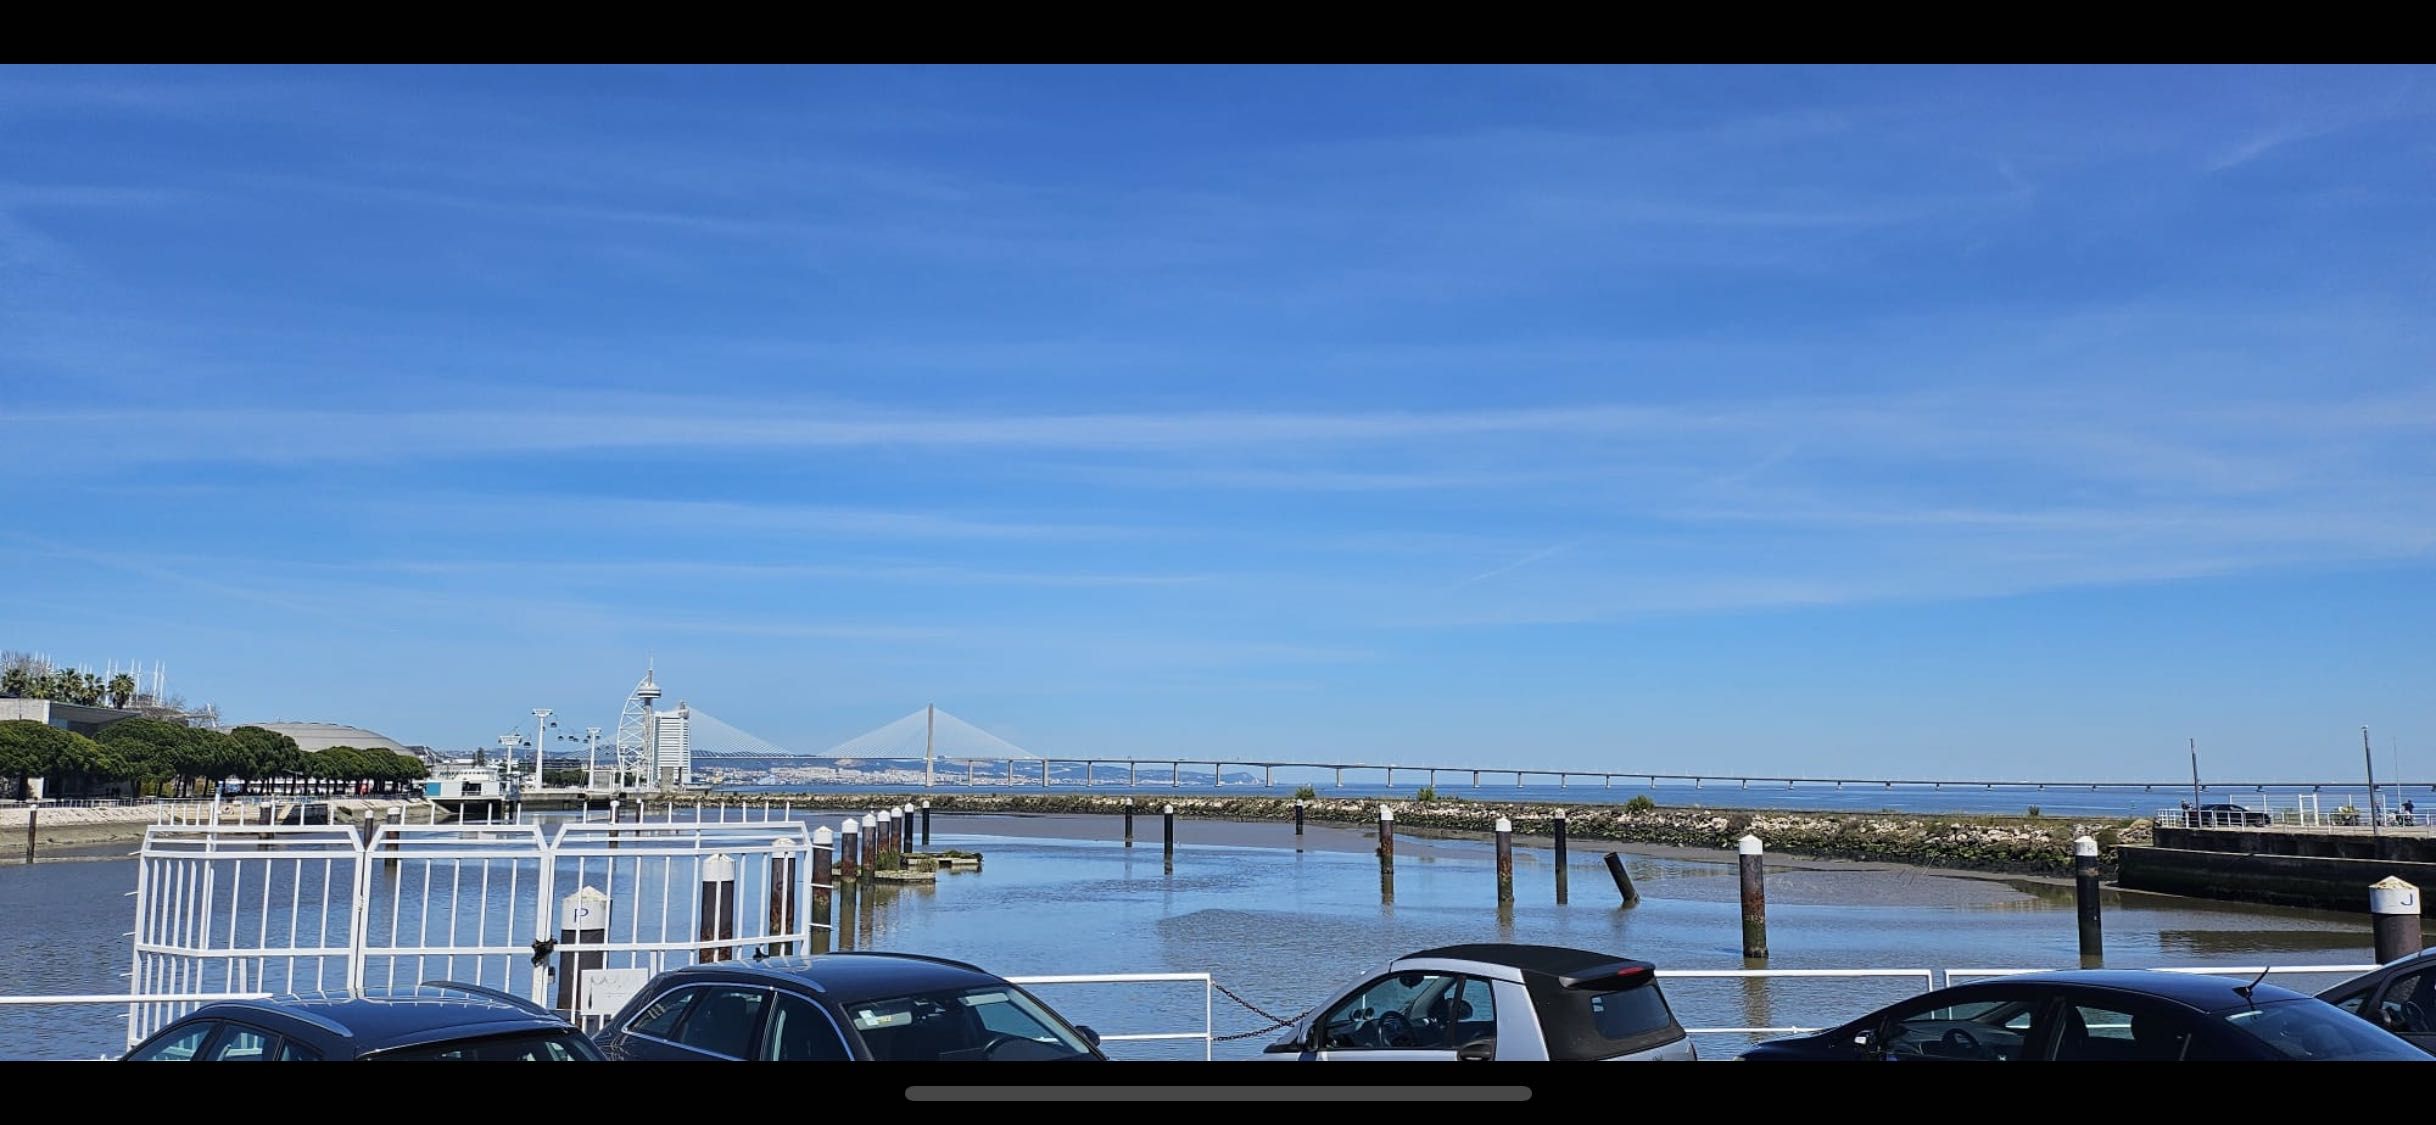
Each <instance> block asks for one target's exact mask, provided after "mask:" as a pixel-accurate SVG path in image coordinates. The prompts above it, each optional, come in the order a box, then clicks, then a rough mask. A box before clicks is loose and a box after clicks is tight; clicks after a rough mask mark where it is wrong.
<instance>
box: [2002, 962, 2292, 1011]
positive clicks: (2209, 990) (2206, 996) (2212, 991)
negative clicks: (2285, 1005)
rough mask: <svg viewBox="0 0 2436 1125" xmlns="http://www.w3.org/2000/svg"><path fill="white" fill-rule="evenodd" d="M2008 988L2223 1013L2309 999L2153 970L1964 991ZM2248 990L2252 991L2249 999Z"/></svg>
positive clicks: (2049, 976)
mask: <svg viewBox="0 0 2436 1125" xmlns="http://www.w3.org/2000/svg"><path fill="white" fill-rule="evenodd" d="M2008 984H2042V985H2069V986H2072V987H2074V988H2088V989H2099V990H2105V991H2111V992H2130V993H2137V994H2139V995H2142V996H2153V997H2156V998H2157V999H2160V1000H2170V1001H2173V1002H2174V1003H2177V1004H2181V1005H2184V1006H2185V1007H2190V1008H2197V1009H2198V1010H2200V1011H2203V1012H2221V1011H2224V1010H2226V1009H2228V1008H2246V1007H2251V1006H2253V1005H2256V1004H2267V1003H2272V1002H2275V1001H2278V1000H2307V999H2309V997H2308V996H2307V995H2306V994H2303V993H2299V992H2294V991H2292V990H2291V989H2289V988H2282V987H2278V986H2276V985H2272V984H2267V983H2264V982H2261V983H2260V984H2258V986H2257V987H2255V988H2251V987H2250V978H2249V976H2247V975H2245V976H2244V977H2242V978H2241V979H2235V978H2233V977H2230V976H2216V975H2214V974H2210V973H2165V972H2158V971H2156V970H2153V969H2148V970H2143V969H2065V970H2061V971H2058V972H2050V973H2022V974H2019V975H2016V976H2008V977H1999V978H1996V979H1994V980H1987V981H1974V982H1972V983H1971V984H1966V985H1962V986H1960V987H1963V988H1973V989H1978V988H1997V987H2002V986H2004V985H2008ZM2244 989H2247V990H2248V995H2246V996H2245V995H2244V994H2243V990H2244Z"/></svg>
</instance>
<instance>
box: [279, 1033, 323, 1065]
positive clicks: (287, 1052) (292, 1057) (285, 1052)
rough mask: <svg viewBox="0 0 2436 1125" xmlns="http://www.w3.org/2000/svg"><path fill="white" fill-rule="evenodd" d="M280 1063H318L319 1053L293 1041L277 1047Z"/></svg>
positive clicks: (319, 1059)
mask: <svg viewBox="0 0 2436 1125" xmlns="http://www.w3.org/2000/svg"><path fill="white" fill-rule="evenodd" d="M279 1061H280V1062H320V1061H321V1052H319V1051H316V1050H314V1049H313V1048H311V1047H307V1046H305V1045H304V1044H302V1043H299V1042H297V1041H295V1040H293V1039H290V1040H288V1041H287V1042H285V1043H282V1044H280V1045H279Z"/></svg>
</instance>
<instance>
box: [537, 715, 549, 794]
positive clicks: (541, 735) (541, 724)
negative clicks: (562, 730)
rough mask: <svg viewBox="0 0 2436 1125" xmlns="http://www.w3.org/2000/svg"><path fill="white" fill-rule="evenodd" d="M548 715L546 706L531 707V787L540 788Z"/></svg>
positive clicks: (546, 739) (546, 743) (546, 742)
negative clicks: (542, 752) (542, 753)
mask: <svg viewBox="0 0 2436 1125" xmlns="http://www.w3.org/2000/svg"><path fill="white" fill-rule="evenodd" d="M550 715H551V711H550V709H549V708H547V707H535V708H533V788H535V789H539V788H541V751H542V747H544V746H547V745H549V744H550Z"/></svg>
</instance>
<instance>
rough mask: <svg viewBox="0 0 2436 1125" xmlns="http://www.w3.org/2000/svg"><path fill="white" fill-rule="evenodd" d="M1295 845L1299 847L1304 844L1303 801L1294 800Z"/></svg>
mask: <svg viewBox="0 0 2436 1125" xmlns="http://www.w3.org/2000/svg"><path fill="white" fill-rule="evenodd" d="M1294 846H1295V847H1296V848H1298V849H1299V848H1301V847H1302V846H1303V803H1302V802H1301V801H1296V802H1294Z"/></svg>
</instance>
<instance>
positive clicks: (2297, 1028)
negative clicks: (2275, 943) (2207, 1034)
mask: <svg viewBox="0 0 2436 1125" xmlns="http://www.w3.org/2000/svg"><path fill="white" fill-rule="evenodd" d="M2223 1019H2224V1021H2225V1022H2226V1023H2229V1024H2232V1025H2233V1026H2234V1027H2236V1028H2239V1029H2241V1031H2242V1032H2243V1033H2244V1034H2246V1035H2249V1036H2250V1037H2251V1038H2253V1039H2257V1040H2258V1041H2260V1042H2262V1043H2265V1044H2266V1045H2268V1046H2269V1047H2273V1048H2275V1050H2276V1052H2277V1053H2278V1054H2281V1055H2283V1056H2284V1057H2286V1058H2292V1059H2307V1060H2311V1061H2320V1060H2349V1059H2360V1060H2374V1059H2387V1060H2392V1061H2396V1062H2403V1061H2409V1062H2426V1061H2427V1054H2426V1052H2423V1051H2421V1050H2419V1049H2418V1048H2416V1047H2413V1046H2411V1045H2410V1044H2409V1043H2408V1042H2405V1041H2403V1040H2401V1039H2397V1038H2395V1037H2394V1036H2392V1035H2389V1034H2387V1033H2386V1032H2385V1031H2383V1030H2382V1029H2379V1028H2377V1027H2375V1026H2374V1025H2372V1024H2370V1023H2369V1022H2368V1021H2366V1020H2363V1019H2361V1018H2360V1017H2358V1016H2354V1015H2351V1014H2349V1013H2347V1012H2344V1011H2343V1010H2342V1009H2340V1008H2337V1007H2335V1006H2334V1005H2332V1004H2328V1003H2326V1002H2324V1001H2322V1000H2278V1001H2275V1002H2273V1003H2268V1004H2261V1005H2259V1006H2258V1007H2255V1008H2246V1009H2243V1010H2242V1011H2238V1012H2228V1013H2225V1014H2224V1016H2223Z"/></svg>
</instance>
